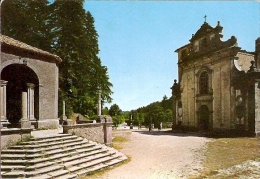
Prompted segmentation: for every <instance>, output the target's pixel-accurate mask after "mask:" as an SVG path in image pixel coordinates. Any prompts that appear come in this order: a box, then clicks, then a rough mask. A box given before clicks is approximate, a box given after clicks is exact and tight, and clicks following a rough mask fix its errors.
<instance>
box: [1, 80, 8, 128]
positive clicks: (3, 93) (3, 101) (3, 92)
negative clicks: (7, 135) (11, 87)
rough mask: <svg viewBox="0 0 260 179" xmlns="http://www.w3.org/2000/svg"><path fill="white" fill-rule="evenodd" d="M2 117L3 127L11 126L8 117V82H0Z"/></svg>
mask: <svg viewBox="0 0 260 179" xmlns="http://www.w3.org/2000/svg"><path fill="white" fill-rule="evenodd" d="M0 85H1V89H0V117H1V127H6V126H7V125H8V124H10V123H9V122H8V120H7V117H6V85H7V81H4V80H0Z"/></svg>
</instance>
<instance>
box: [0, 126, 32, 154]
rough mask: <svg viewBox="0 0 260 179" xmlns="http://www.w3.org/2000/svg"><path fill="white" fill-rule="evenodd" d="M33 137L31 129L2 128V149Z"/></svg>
mask: <svg viewBox="0 0 260 179" xmlns="http://www.w3.org/2000/svg"><path fill="white" fill-rule="evenodd" d="M30 137H31V129H1V150H3V149H6V148H8V147H10V146H12V145H15V144H17V143H18V142H20V141H24V140H28V139H29V138H30Z"/></svg>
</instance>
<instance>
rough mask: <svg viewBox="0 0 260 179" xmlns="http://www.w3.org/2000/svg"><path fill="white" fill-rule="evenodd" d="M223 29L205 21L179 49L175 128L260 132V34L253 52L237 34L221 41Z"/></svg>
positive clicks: (173, 91)
mask: <svg viewBox="0 0 260 179" xmlns="http://www.w3.org/2000/svg"><path fill="white" fill-rule="evenodd" d="M222 30H223V27H222V26H221V25H220V22H218V23H217V25H216V26H215V27H212V26H210V25H209V24H208V23H207V22H204V24H202V26H201V27H200V29H199V30H198V31H197V32H196V33H195V34H193V35H192V38H191V39H190V42H189V43H188V44H187V45H185V46H182V47H180V48H178V49H177V50H176V51H175V52H177V53H178V75H179V79H178V82H177V80H175V82H174V85H173V86H172V95H173V119H174V120H173V128H179V127H186V128H187V129H188V130H189V129H194V130H202V131H240V132H242V133H247V134H257V133H259V132H260V81H259V80H260V75H259V73H260V72H259V70H258V69H259V66H260V60H259V56H260V55H259V54H260V38H258V39H257V40H256V42H255V43H256V48H255V51H254V52H247V51H245V50H242V49H241V48H240V47H239V46H238V44H237V39H236V37H234V36H232V37H231V38H230V39H228V40H227V41H222V37H223V35H222Z"/></svg>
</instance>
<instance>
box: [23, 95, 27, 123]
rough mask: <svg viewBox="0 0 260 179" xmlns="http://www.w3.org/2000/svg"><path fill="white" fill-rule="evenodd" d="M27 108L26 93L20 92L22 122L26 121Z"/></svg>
mask: <svg viewBox="0 0 260 179" xmlns="http://www.w3.org/2000/svg"><path fill="white" fill-rule="evenodd" d="M27 106H28V105H27V92H22V120H27V119H28V112H27Z"/></svg>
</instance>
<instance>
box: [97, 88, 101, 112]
mask: <svg viewBox="0 0 260 179" xmlns="http://www.w3.org/2000/svg"><path fill="white" fill-rule="evenodd" d="M97 115H98V116H101V90H98V114H97Z"/></svg>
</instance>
